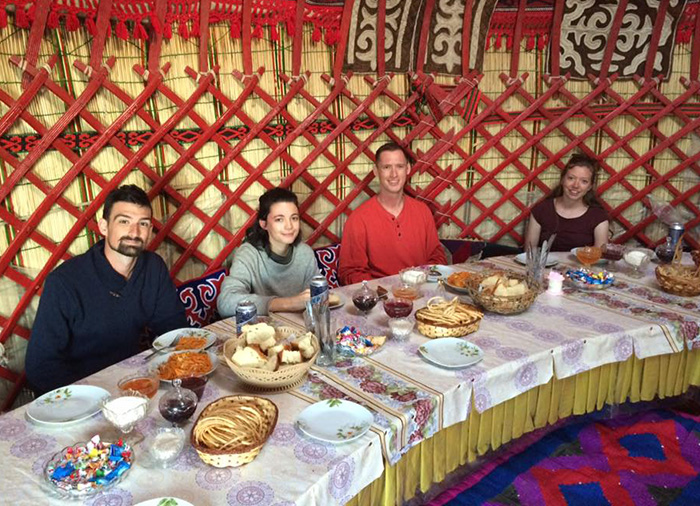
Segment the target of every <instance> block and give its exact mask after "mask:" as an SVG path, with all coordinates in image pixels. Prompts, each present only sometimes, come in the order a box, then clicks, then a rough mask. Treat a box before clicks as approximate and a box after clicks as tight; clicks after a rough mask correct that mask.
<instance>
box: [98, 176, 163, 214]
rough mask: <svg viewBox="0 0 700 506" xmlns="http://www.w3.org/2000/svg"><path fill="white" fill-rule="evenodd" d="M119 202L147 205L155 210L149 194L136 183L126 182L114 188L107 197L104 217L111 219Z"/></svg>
mask: <svg viewBox="0 0 700 506" xmlns="http://www.w3.org/2000/svg"><path fill="white" fill-rule="evenodd" d="M117 202H129V203H130V204H136V205H137V206H141V207H147V208H149V209H150V210H151V212H153V208H152V207H151V201H150V200H148V195H147V194H146V192H145V191H143V190H142V189H141V188H139V187H138V186H136V185H135V184H125V185H123V186H120V187H119V188H117V189H115V190H112V191H111V192H109V195H107V198H106V199H105V206H104V209H103V210H102V217H103V218H104V219H105V220H107V221H109V215H110V214H111V213H112V207H113V206H114V204H116V203H117Z"/></svg>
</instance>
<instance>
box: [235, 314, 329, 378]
mask: <svg viewBox="0 0 700 506" xmlns="http://www.w3.org/2000/svg"><path fill="white" fill-rule="evenodd" d="M275 332H276V335H275V339H276V340H277V342H278V343H279V342H280V341H283V340H284V339H287V338H288V337H289V336H290V335H292V334H298V335H299V334H300V332H299V331H298V330H295V329H292V328H291V327H277V328H276V329H275ZM312 342H313V346H314V350H315V353H314V355H313V356H312V357H311V358H310V359H308V360H305V361H303V362H301V363H299V364H283V365H280V367H279V368H278V369H277V370H276V371H268V370H266V369H258V368H255V367H240V366H238V365H236V364H234V363H233V361H232V360H231V357H233V354H234V353H235V352H236V348H237V347H238V346H245V336H244V335H243V334H241V335H240V336H237V337H232V338H231V339H229V340H228V341H226V342H225V343H224V359H225V360H226V363H227V364H228V366H229V367H230V368H231V370H232V371H233V372H234V374H235V375H236V376H238V377H239V378H240V379H241V381H242V382H243V383H245V384H246V385H248V386H251V387H253V388H254V389H258V390H264V391H270V390H274V391H277V392H282V391H285V390H289V389H291V388H295V387H297V386H299V384H301V382H302V381H303V380H304V378H305V377H306V374H307V373H308V372H309V369H310V368H311V366H312V365H313V364H314V362H316V357H317V356H318V352H319V350H320V345H319V342H318V338H317V337H316V336H314V337H313V339H312Z"/></svg>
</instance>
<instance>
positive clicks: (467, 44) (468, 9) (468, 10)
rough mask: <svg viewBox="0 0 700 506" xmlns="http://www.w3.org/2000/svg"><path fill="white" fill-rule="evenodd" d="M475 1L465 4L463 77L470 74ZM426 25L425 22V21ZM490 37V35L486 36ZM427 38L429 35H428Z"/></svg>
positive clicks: (463, 19) (469, 0)
mask: <svg viewBox="0 0 700 506" xmlns="http://www.w3.org/2000/svg"><path fill="white" fill-rule="evenodd" d="M473 7H474V0H466V2H464V16H463V17H462V76H463V77H466V76H467V75H468V74H469V64H470V61H469V60H470V58H471V54H470V53H471V41H472V9H473ZM423 23H424V24H425V20H423ZM486 36H487V37H488V34H487V35H486ZM426 38H427V35H426Z"/></svg>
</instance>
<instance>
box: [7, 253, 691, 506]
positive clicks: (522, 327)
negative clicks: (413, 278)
mask: <svg viewBox="0 0 700 506" xmlns="http://www.w3.org/2000/svg"><path fill="white" fill-rule="evenodd" d="M559 257H560V258H559V259H560V260H561V263H560V264H559V265H558V266H557V267H555V268H556V269H560V270H566V268H567V264H570V265H575V260H574V259H573V258H572V257H569V256H568V254H560V255H559ZM453 268H455V269H459V270H480V269H488V268H499V269H503V268H508V269H516V270H517V269H522V266H518V265H517V264H516V263H514V262H513V259H512V258H508V257H502V258H497V259H489V261H485V262H480V263H478V264H465V265H460V266H454V267H453ZM396 282H397V278H396V277H391V278H385V279H382V280H375V281H372V282H370V286H372V287H376V286H377V285H382V286H384V287H386V288H390V287H391V286H392V285H393V284H394V283H396ZM356 289H357V286H349V287H342V288H340V289H338V290H337V291H338V293H339V294H340V295H341V297H342V298H343V299H344V301H345V304H344V305H343V306H342V307H341V308H339V309H335V310H333V311H332V319H333V328H339V327H342V326H343V325H355V326H358V327H360V328H362V329H363V330H365V331H370V332H374V333H380V334H386V333H387V332H388V328H387V322H388V317H387V316H386V315H385V314H384V311H383V309H382V307H381V305H378V306H377V307H375V308H374V309H373V310H372V311H371V312H370V314H369V316H367V317H366V316H364V315H361V314H360V313H358V311H357V310H356V309H355V307H354V306H353V304H352V301H351V295H352V293H353V292H354V291H355V290H356ZM438 294H440V290H439V289H438V287H437V285H435V284H426V285H424V287H423V293H422V295H423V296H422V298H421V299H419V300H417V301H415V303H414V308H420V307H422V306H423V305H424V304H425V302H426V301H427V299H428V298H430V297H432V296H434V295H438ZM445 295H447V296H453V295H454V294H450V293H447V294H445ZM462 298H463V299H464V300H465V301H467V302H468V301H469V298H468V297H466V296H462ZM698 309H700V298H683V297H674V296H670V295H667V294H664V293H663V292H661V291H660V290H659V289H658V288H657V287H656V285H655V282H654V279H653V272H652V271H649V272H648V273H647V277H645V278H643V279H641V280H637V279H634V278H631V277H628V276H626V275H625V274H624V273H618V274H617V281H616V283H615V286H613V287H612V288H610V289H609V290H606V291H604V292H599V293H591V292H579V291H576V290H574V289H569V288H567V289H566V290H565V293H564V295H562V296H550V295H547V294H542V295H540V297H539V298H538V299H537V300H536V301H535V303H534V304H533V305H532V307H530V309H529V310H528V311H526V312H524V313H522V314H520V315H512V316H500V315H496V314H492V313H487V314H486V315H485V317H484V319H483V321H482V322H481V326H480V328H479V330H478V331H477V332H476V333H474V334H471V335H469V336H467V338H466V339H468V340H469V341H471V342H473V343H475V344H477V345H478V346H480V347H481V348H482V349H483V351H484V360H483V361H482V362H480V363H478V364H476V365H474V366H472V367H469V368H466V369H457V370H454V369H443V368H440V367H437V366H434V365H431V364H430V363H428V362H426V361H425V360H424V359H422V358H421V356H420V354H419V353H418V348H419V347H420V346H421V345H422V344H424V343H425V342H427V341H428V339H427V338H425V337H423V336H421V335H420V334H418V333H417V332H414V333H413V334H412V335H411V338H410V339H409V340H408V341H405V342H396V341H393V340H391V339H390V340H388V341H387V342H386V344H385V345H384V346H383V348H382V349H381V350H379V351H378V352H376V353H375V354H373V355H372V356H370V357H362V358H360V357H338V360H337V361H336V363H335V364H334V366H332V367H328V368H321V367H314V368H313V369H312V371H311V372H310V374H309V376H308V379H307V381H306V382H305V383H304V384H302V385H301V386H300V387H299V388H297V389H295V390H293V391H290V392H287V393H283V394H276V395H269V398H271V399H272V400H273V401H274V402H275V403H276V404H277V405H278V407H279V409H280V417H279V422H278V425H277V428H276V430H275V431H274V433H273V435H272V437H271V438H270V440H269V441H268V443H267V444H266V445H265V447H264V448H263V450H262V452H261V453H260V455H259V456H258V457H257V458H256V460H254V461H253V462H252V463H251V464H248V465H246V466H244V467H241V468H235V469H216V468H213V467H209V466H206V465H205V464H203V463H202V462H201V460H199V458H198V457H197V455H196V453H195V452H194V450H193V449H192V448H188V449H187V450H186V451H185V452H184V453H183V454H182V455H181V456H180V457H179V458H178V460H177V461H176V463H175V465H173V466H172V467H171V468H170V469H167V470H161V469H154V468H149V467H147V466H145V465H143V466H141V465H139V451H145V450H139V448H138V447H137V448H136V454H137V457H136V465H135V466H134V469H132V470H131V472H130V474H129V475H128V476H127V478H126V479H125V480H124V481H123V482H122V483H120V484H118V485H117V486H116V487H115V488H114V489H113V490H111V491H109V492H107V493H104V494H102V495H100V496H97V497H94V498H92V499H89V500H86V501H84V504H89V505H96V506H97V505H110V506H129V505H132V504H136V503H138V502H140V501H143V500H146V499H149V498H153V497H159V496H166V495H170V496H176V497H180V498H182V499H185V500H188V501H189V502H191V503H193V504H197V505H208V504H211V505H214V504H216V505H218V504H231V505H261V506H262V505H267V506H273V505H290V504H298V505H306V504H309V505H313V504H318V505H330V504H343V503H345V502H347V500H348V499H350V498H351V497H353V496H354V495H356V494H357V493H358V492H359V491H360V490H361V489H363V488H364V487H366V486H367V485H369V484H370V483H371V482H372V481H373V480H375V479H376V478H377V477H379V476H380V475H381V473H382V471H383V469H384V465H385V463H387V462H388V463H391V464H393V463H395V462H397V461H398V460H399V459H400V458H401V456H402V455H403V454H404V453H405V452H406V451H407V450H408V449H409V448H411V447H412V446H415V445H416V444H418V443H419V442H421V441H423V440H424V439H426V438H428V437H430V436H431V435H433V434H435V433H436V432H437V431H439V430H441V429H443V428H444V427H448V426H450V425H453V424H456V423H458V422H461V421H464V420H465V419H466V418H467V416H468V415H469V411H470V409H471V406H474V407H475V409H476V410H477V411H479V412H483V411H484V410H486V409H489V408H491V407H493V406H495V405H497V404H499V403H502V402H504V401H506V400H509V399H512V398H514V397H516V396H517V395H518V394H520V393H522V392H525V391H528V390H530V389H532V388H534V387H536V386H538V385H542V384H545V383H547V382H548V381H549V380H550V379H551V378H552V377H553V376H555V375H556V377H558V378H565V377H568V376H572V375H575V374H577V373H579V372H582V371H586V370H589V369H592V368H595V367H598V366H600V365H603V364H606V363H611V362H619V361H623V360H626V359H628V358H629V357H630V356H631V355H632V354H636V355H637V356H638V357H640V358H645V357H649V356H654V355H661V354H668V353H674V352H678V351H679V350H681V349H682V347H683V346H685V345H686V343H690V345H692V343H693V342H696V341H697V339H698V324H699V323H700V311H698ZM274 318H275V320H276V321H277V322H278V323H280V324H282V323H286V324H291V325H297V326H299V327H303V319H302V318H301V315H299V314H288V313H285V314H278V315H275V316H274ZM211 328H212V330H214V331H216V332H217V333H218V334H219V335H220V337H221V338H222V339H226V338H227V337H229V336H231V335H232V334H233V332H234V327H233V325H232V324H231V323H230V322H229V321H223V322H218V323H216V324H214V325H213V326H211ZM145 367H146V365H144V363H143V361H142V357H140V356H136V357H133V358H131V359H128V360H125V361H124V362H121V363H119V364H117V365H115V366H112V367H110V368H108V369H105V370H104V371H101V372H99V373H97V374H95V375H93V376H91V377H89V378H87V379H86V380H83V383H88V384H91V385H96V386H101V387H103V388H105V389H107V390H109V391H114V390H115V386H116V383H117V381H118V379H119V378H121V377H122V376H124V375H126V374H130V373H133V372H135V371H137V370H140V369H143V368H145ZM242 391H243V388H242V385H241V384H240V383H238V380H237V379H236V378H235V377H234V375H233V373H232V372H231V371H230V370H229V369H228V368H227V367H226V365H225V364H223V365H222V366H220V367H219V369H218V370H217V371H216V373H215V374H214V375H213V377H212V379H211V380H210V382H209V384H208V385H207V390H206V393H205V398H204V401H203V402H202V403H201V405H200V407H199V409H198V412H199V410H201V409H202V407H203V406H205V405H206V404H208V402H211V401H213V400H215V399H217V398H219V397H222V396H224V395H228V394H232V393H241V392H242ZM163 392H164V389H161V391H160V392H159V395H162V393H163ZM332 398H344V399H350V400H353V401H355V402H357V403H359V404H362V405H364V406H365V407H367V408H368V409H370V411H371V412H372V413H373V416H374V425H373V426H372V428H371V430H370V431H369V432H368V433H367V434H365V435H364V436H363V437H362V438H360V439H358V440H356V441H353V442H350V443H345V444H340V445H331V444H326V443H320V442H317V441H314V440H312V439H310V438H308V437H307V436H305V435H304V434H302V433H301V432H300V431H299V430H298V429H297V428H296V427H295V420H296V418H297V417H298V415H299V413H300V412H301V411H302V410H303V409H304V408H305V407H307V406H309V405H310V404H312V403H314V402H317V401H318V400H325V399H332ZM156 403H157V399H156ZM156 403H154V404H156ZM195 416H196V415H195ZM159 425H164V421H163V419H162V418H161V417H160V415H159V414H158V413H157V410H156V409H152V411H151V413H150V415H149V417H148V418H147V419H145V420H144V421H142V422H141V423H140V425H139V430H140V431H141V432H143V433H145V434H147V435H148V434H149V433H152V432H153V431H154V430H155V429H156V427H157V426H159ZM108 426H109V425H108V423H107V422H106V421H105V420H104V419H103V418H102V416H101V415H96V416H95V417H94V418H92V419H90V420H89V421H86V422H83V423H79V424H75V425H72V426H68V427H65V428H61V429H53V430H51V429H46V428H44V427H38V426H35V425H32V424H30V423H29V422H27V421H26V419H25V409H24V408H20V409H17V410H15V411H13V412H10V413H8V414H5V415H3V416H2V417H0V451H2V454H3V455H4V456H5V462H4V463H5V468H4V472H3V473H2V474H0V490H2V500H3V501H2V502H7V504H63V503H64V502H63V501H60V500H58V499H55V498H52V497H50V496H49V495H47V494H46V492H45V490H44V488H43V487H42V478H41V471H42V469H43V467H44V464H45V463H46V461H47V459H48V458H49V457H50V456H51V455H52V454H53V453H55V452H56V451H58V450H60V449H61V448H62V447H64V446H66V445H68V444H72V443H74V442H76V441H85V440H88V439H89V438H90V437H92V435H94V434H96V433H100V432H101V431H103V430H106V429H107V428H108ZM190 426H191V425H190ZM65 504H75V503H69V502H65Z"/></svg>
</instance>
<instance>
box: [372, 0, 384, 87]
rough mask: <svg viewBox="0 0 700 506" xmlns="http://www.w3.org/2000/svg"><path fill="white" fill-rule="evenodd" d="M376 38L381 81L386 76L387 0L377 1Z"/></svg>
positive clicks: (378, 71)
mask: <svg viewBox="0 0 700 506" xmlns="http://www.w3.org/2000/svg"><path fill="white" fill-rule="evenodd" d="M375 26H376V30H377V32H376V38H375V39H374V43H375V45H376V46H377V76H378V77H379V78H380V79H381V78H382V77H384V75H385V74H386V71H385V68H386V0H377V23H376V25H375Z"/></svg>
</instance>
